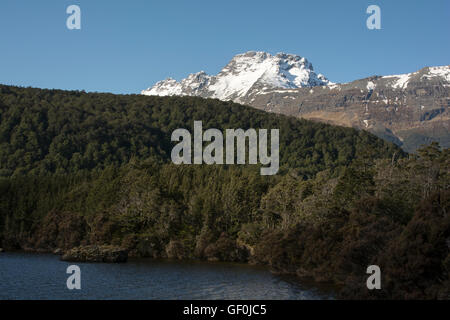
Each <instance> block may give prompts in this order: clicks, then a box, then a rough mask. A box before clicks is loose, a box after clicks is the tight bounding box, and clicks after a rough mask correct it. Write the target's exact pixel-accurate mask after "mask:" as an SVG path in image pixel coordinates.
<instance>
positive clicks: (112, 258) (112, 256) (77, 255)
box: [61, 245, 128, 263]
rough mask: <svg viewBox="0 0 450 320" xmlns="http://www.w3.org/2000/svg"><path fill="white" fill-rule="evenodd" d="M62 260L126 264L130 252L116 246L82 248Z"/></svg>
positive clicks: (73, 250)
mask: <svg viewBox="0 0 450 320" xmlns="http://www.w3.org/2000/svg"><path fill="white" fill-rule="evenodd" d="M61 260H63V261H71V262H107V263H115V262H126V261H127V260H128V251H127V250H124V249H122V248H119V247H115V246H96V245H91V246H80V247H76V248H73V249H70V250H69V251H67V252H66V253H64V255H63V256H62V257H61Z"/></svg>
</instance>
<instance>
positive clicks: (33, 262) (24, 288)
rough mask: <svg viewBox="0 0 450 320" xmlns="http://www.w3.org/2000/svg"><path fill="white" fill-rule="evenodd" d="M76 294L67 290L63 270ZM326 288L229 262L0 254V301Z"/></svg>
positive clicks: (254, 295) (311, 294) (324, 292)
mask: <svg viewBox="0 0 450 320" xmlns="http://www.w3.org/2000/svg"><path fill="white" fill-rule="evenodd" d="M71 264H76V265H78V266H79V267H80V269H81V290H68V289H67V287H66V280H67V278H68V277H69V276H70V275H69V274H66V269H67V267H68V266H69V265H71ZM332 297H333V295H332V290H330V288H324V287H322V288H318V287H317V284H311V283H304V282H301V283H300V282H299V281H298V280H297V279H296V278H293V277H282V276H277V275H273V274H271V273H270V272H269V271H268V270H267V269H266V268H264V267H258V266H249V265H245V264H235V263H211V262H179V261H168V260H156V261H155V260H146V259H140V260H129V261H128V262H127V263H125V264H102V263H68V262H63V261H60V260H59V257H58V256H55V255H47V254H30V253H0V299H330V298H332Z"/></svg>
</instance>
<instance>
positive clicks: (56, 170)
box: [0, 86, 450, 299]
mask: <svg viewBox="0 0 450 320" xmlns="http://www.w3.org/2000/svg"><path fill="white" fill-rule="evenodd" d="M194 120H201V121H203V126H204V128H205V129H206V128H218V129H226V128H242V129H247V128H278V129H279V130H280V171H279V172H278V174H277V175H275V176H261V175H260V172H259V168H258V166H256V165H239V166H238V165H228V166H226V165H178V166H177V165H174V164H172V163H171V161H170V151H171V148H172V146H173V143H172V142H171V141H170V136H171V132H172V131H173V130H175V129H177V128H187V129H189V130H192V126H193V121H194ZM449 153H450V151H449V149H446V150H442V149H441V148H440V147H439V146H438V145H437V144H436V143H433V144H431V145H429V146H424V147H423V148H421V149H420V150H419V151H418V152H417V153H416V154H411V155H408V154H405V153H404V152H402V151H401V150H400V149H399V148H398V147H396V146H395V145H393V144H391V143H388V142H385V141H383V140H381V139H379V138H376V137H375V136H373V135H371V134H369V133H367V132H365V131H358V130H354V129H350V128H343V127H337V126H331V125H326V124H320V123H315V122H310V121H305V120H299V119H295V118H290V117H286V116H281V115H275V114H269V113H264V112H261V111H258V110H255V109H252V108H249V107H245V106H241V105H238V104H234V103H231V102H222V101H219V100H213V99H201V98H193V97H164V98H162V97H146V96H139V95H113V94H99V93H84V92H76V91H73V92H69V91H60V90H41V89H33V88H18V87H10V86H0V247H3V248H5V249H6V250H18V249H25V250H40V251H53V250H54V249H56V248H60V249H62V250H68V249H70V248H73V247H76V246H79V245H89V244H110V245H115V246H120V247H123V248H126V249H127V250H128V251H129V253H130V255H133V256H136V257H153V258H172V259H208V260H218V261H241V262H249V263H256V264H266V265H269V266H270V267H271V269H272V270H273V271H275V272H279V273H289V274H296V275H298V276H299V277H312V278H314V279H315V280H317V281H327V282H333V283H334V284H336V285H337V286H338V287H339V288H340V292H339V294H340V296H341V297H344V298H393V299H411V298H418V299H436V298H440V299H449V298H450V291H449V290H450V280H449V272H450V254H449V247H450V214H449V210H450V208H449V207H450V191H449V183H450V177H449V173H450V172H449V171H450V170H449V169H450V164H449V161H450V157H449ZM371 264H376V265H379V266H380V268H381V270H382V290H373V291H369V290H368V289H367V287H366V279H367V276H368V275H367V274H366V268H367V266H368V265H371Z"/></svg>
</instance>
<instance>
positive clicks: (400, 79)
mask: <svg viewBox="0 0 450 320" xmlns="http://www.w3.org/2000/svg"><path fill="white" fill-rule="evenodd" d="M381 78H382V79H388V80H390V85H391V87H392V88H394V89H405V88H407V87H408V83H409V82H410V81H411V80H412V79H415V80H420V79H425V80H432V79H436V78H438V79H440V80H442V81H443V82H447V83H450V66H440V67H427V68H423V69H421V70H419V71H417V72H412V73H405V74H399V75H391V76H384V77H381ZM417 78H418V79H417Z"/></svg>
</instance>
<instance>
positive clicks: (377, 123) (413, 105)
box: [142, 51, 450, 152]
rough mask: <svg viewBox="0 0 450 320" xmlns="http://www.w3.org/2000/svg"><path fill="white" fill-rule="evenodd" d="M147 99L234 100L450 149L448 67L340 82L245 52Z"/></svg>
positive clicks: (287, 58)
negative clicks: (219, 67)
mask: <svg viewBox="0 0 450 320" xmlns="http://www.w3.org/2000/svg"><path fill="white" fill-rule="evenodd" d="M142 94H145V95H160V96H166V95H192V96H201V97H205V98H217V99H221V100H233V101H235V102H239V103H242V104H246V105H250V106H253V107H255V108H258V109H262V110H265V111H268V112H276V113H282V114H287V115H292V116H297V117H302V118H306V119H311V120H317V121H321V122H327V123H333V124H338V125H343V126H347V127H355V128H360V129H364V130H368V131H370V132H372V133H374V134H376V135H378V136H379V137H382V138H384V139H387V140H389V141H392V142H395V143H396V144H398V145H400V146H402V148H403V149H405V150H406V151H410V152H413V151H415V150H416V149H417V148H418V147H419V146H420V145H421V144H426V143H430V142H431V141H438V142H439V143H440V144H441V145H442V146H444V147H450V132H449V127H450V116H449V107H450V66H442V67H426V68H423V69H421V70H419V71H417V72H413V73H408V74H402V75H391V76H374V77H369V78H366V79H361V80H356V81H353V82H350V83H343V84H336V83H332V82H330V81H329V80H328V79H327V78H326V77H325V76H323V75H321V74H317V73H316V72H315V71H314V69H313V67H312V65H311V63H310V62H308V61H307V60H306V59H305V58H302V57H299V56H295V55H290V54H284V53H279V54H277V55H271V54H268V53H265V52H253V51H251V52H247V53H244V54H239V55H237V56H235V57H234V58H233V59H232V60H231V61H230V63H228V64H227V65H226V66H225V67H224V68H223V69H222V71H221V72H220V73H219V74H217V75H216V76H210V75H207V74H206V73H205V72H199V73H196V74H191V75H189V76H188V77H187V78H186V79H183V80H181V81H180V82H177V81H176V80H173V79H167V80H164V81H160V82H158V83H157V84H155V85H154V86H153V87H151V88H149V89H147V90H144V91H142Z"/></svg>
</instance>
